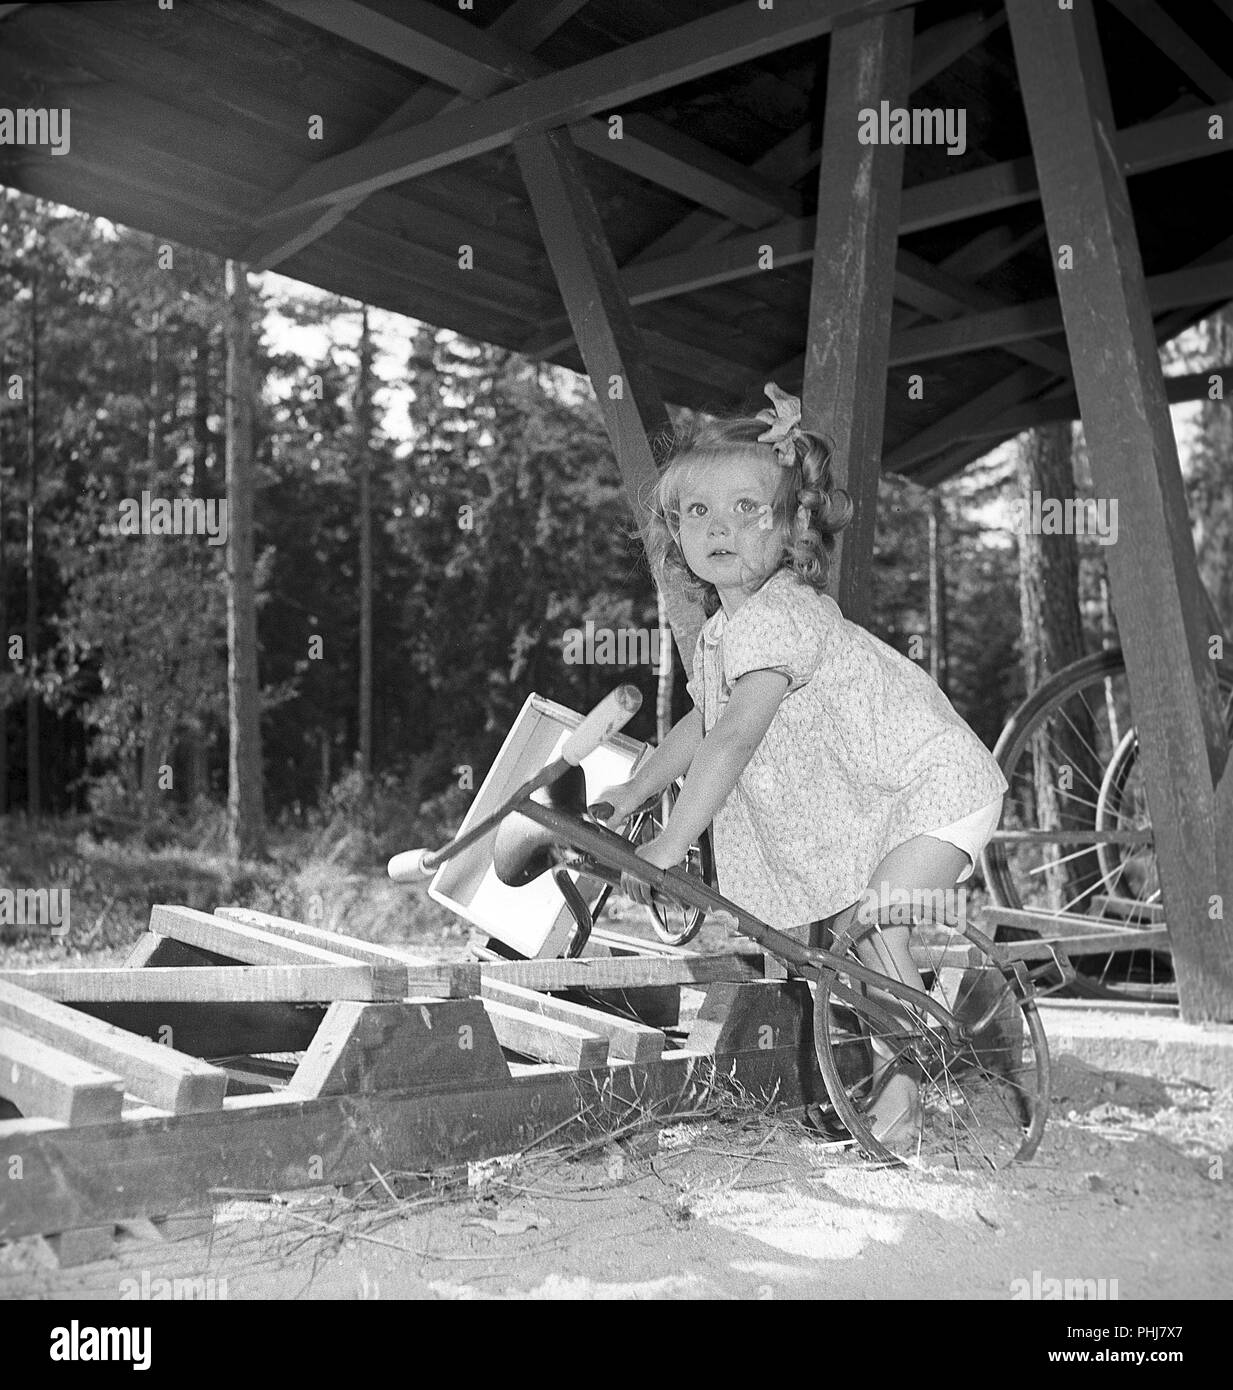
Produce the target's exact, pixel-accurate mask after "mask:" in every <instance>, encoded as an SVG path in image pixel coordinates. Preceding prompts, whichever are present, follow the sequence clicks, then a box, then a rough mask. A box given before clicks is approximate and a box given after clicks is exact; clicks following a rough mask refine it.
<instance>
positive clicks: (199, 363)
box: [185, 328, 210, 806]
mask: <svg viewBox="0 0 1233 1390" xmlns="http://www.w3.org/2000/svg"><path fill="white" fill-rule="evenodd" d="M209 459H210V331H209V329H208V328H203V329H202V330H201V332H200V334H199V336H198V338H197V346H196V350H195V351H194V353H193V496H194V497H206V496H208V495H209V488H208V486H207V484H208V482H209V473H208V471H207V469H208V466H209ZM209 735H210V730H209V727H208V726H207V725H206V724H205V721H204V717H201V718H200V723H199V724H198V727H195V728H192V729H190V730H189V736H188V738H187V740H186V742H187V745H188V746H187V749H186V753H187V783H188V785H187V786H186V787H185V794H186V796H187V799H188V804H189V805H190V806H191V805H192V804H193V803H194V802H195V801H196V800H197V799H198V798H199V797H205V798H208V797H209V795H210V762H209V747H210V740H209Z"/></svg>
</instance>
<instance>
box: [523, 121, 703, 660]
mask: <svg viewBox="0 0 1233 1390" xmlns="http://www.w3.org/2000/svg"><path fill="white" fill-rule="evenodd" d="M514 154H515V157H516V158H517V160H518V167H519V169H520V170H521V171H522V178H523V182H524V183H525V184H526V187H527V193H528V195H529V196H530V199H531V204H532V206H533V207H534V209H535V216H536V218H537V220H538V222H539V227H540V233H541V235H542V236H543V239H544V247H545V249H546V250H547V252H548V258H549V260H550V261H551V262H552V268H553V272H554V274H555V275H556V280H557V286H558V288H559V289H560V292H561V298H562V300H563V301H564V304H565V308H566V311H567V313H568V314H569V316H570V321H571V322H572V324H573V327H574V336H575V337H576V339H577V340H578V345H579V348H580V350H581V352H582V358H583V361H584V362H585V364H586V369H587V374H588V376H589V377H590V379H591V386H592V389H593V390H594V392H595V397H596V400H597V401H598V403H599V407H600V410H601V411H602V413H603V417H604V426H605V428H606V429H607V431H608V437H609V439H610V440H611V441H612V447H613V451H614V453H615V455H616V459H617V465H618V467H619V468H620V470H621V476H622V479H623V480H624V483H625V491H626V496H627V497H628V499H629V502H630V506H631V509H632V511H633V514H634V516H635V518H636V520H637V524H638V528H639V531H640V533H641V535H642V540H643V545H644V546H645V545H646V544H647V539H648V528H647V522H648V517H649V513H648V511H647V508H646V504H645V500H644V499H645V498H646V497H647V495H648V493H649V492H650V490H651V489H652V488H653V487H654V486H655V483H656V481H657V479H658V477H659V470H658V468H657V465H656V461H655V456H654V454H653V452H652V449H651V440H652V438H653V437H654V436H655V435H656V434H659V433H660V432H662V431H663V430H664V429H666V428H667V426H668V423H669V422H668V415H667V412H666V411H665V409H664V404H663V400H662V399H661V397H660V394H659V389H658V387H657V386H656V384H655V380H654V377H653V376H652V374H651V371H650V368H649V366H648V364H647V360H646V347H645V344H644V342H643V340H642V335H641V334H640V332H639V330H638V327H637V325H636V324H635V323H634V320H633V316H632V314H631V313H630V310H629V304H628V302H627V301H626V299H625V297H624V295H623V294H622V292H621V288H620V285H619V282H618V278H617V268H616V262H615V261H614V260H613V258H612V249H611V247H610V246H609V245H608V239H607V237H606V236H605V234H604V229H603V226H602V225H601V223H600V220H599V214H598V212H597V211H596V209H595V204H594V202H593V201H592V199H591V196H590V194H589V192H588V191H587V187H586V180H585V179H584V177H583V174H582V169H581V167H580V165H579V162H578V155H577V152H576V151H575V150H574V148H573V145H572V143H571V141H570V138H569V136H568V134H566V133H565V132H564V131H552V132H549V133H548V134H546V135H540V136H535V137H533V138H531V139H527V140H518V141H517V142H516V143H515V145H514ZM655 582H656V584H657V586H658V587H660V588H662V590H663V594H664V599H665V604H666V607H667V610H668V619H669V622H670V623H671V626H672V633H673V636H674V638H675V640H676V644H677V647H678V649H679V650H680V653H681V660H682V663H683V664H684V667H685V669H686V670H687V671H689V670H692V668H693V659H694V648H695V646H696V644H697V640H698V632H699V630H700V629H701V627H702V618H703V614H702V609H701V606H700V605H699V604H696V603H693V602H691V601H690V599H689V598H688V596H687V595H686V593H685V590H684V588H683V586H682V583H681V581H680V579H679V578H677V577H675V576H664V577H662V578H661V577H660V576H656V581H655Z"/></svg>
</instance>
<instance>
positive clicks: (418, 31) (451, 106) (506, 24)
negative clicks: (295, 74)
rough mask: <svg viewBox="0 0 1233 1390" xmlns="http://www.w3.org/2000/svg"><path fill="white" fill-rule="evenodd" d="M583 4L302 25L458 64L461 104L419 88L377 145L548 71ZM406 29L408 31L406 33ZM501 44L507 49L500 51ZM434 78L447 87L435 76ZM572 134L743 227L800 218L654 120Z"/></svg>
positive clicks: (259, 244)
mask: <svg viewBox="0 0 1233 1390" xmlns="http://www.w3.org/2000/svg"><path fill="white" fill-rule="evenodd" d="M274 2H275V3H281V0H274ZM581 2H582V0H561V3H558V4H556V5H555V6H550V7H547V8H545V6H544V5H543V3H542V0H521V3H516V4H513V5H511V6H510V7H509V8H508V9H507V10H505V11H504V12H503V13H502V14H500V15H499V16H498V17H497V18H496V19H495V20H494V21H493V22H492V23H491V24H490V25H488V26H487V28H486V29H484V30H482V31H477V30H476V29H475V28H474V26H473V25H471V24H470V23H468V22H467V21H465V20H462V19H459V18H456V17H454V16H452V15H449V14H444V13H442V12H441V11H440V10H438V9H436V8H435V7H433V6H430V5H424V4H420V3H414V2H413V3H412V4H410V5H408V4H406V3H405V2H404V0H399V8H398V10H397V19H396V20H394V21H391V20H390V19H388V18H386V17H384V16H375V17H374V16H373V15H372V11H371V10H370V9H369V8H368V7H366V6H359V5H354V4H345V5H335V4H332V3H331V4H326V5H321V4H318V5H314V6H313V7H312V13H311V15H310V14H308V13H307V12H305V13H304V15H303V17H305V18H310V19H311V20H312V22H314V23H317V24H318V25H319V26H320V27H322V28H328V29H330V30H331V32H334V33H337V34H339V35H341V36H342V37H346V38H349V39H351V40H352V41H353V42H356V43H360V44H361V45H363V46H365V47H368V48H370V49H372V51H374V52H378V53H381V54H382V56H383V57H386V58H390V59H391V60H393V61H403V59H404V58H409V59H410V60H411V61H408V62H405V63H404V65H405V66H408V67H412V68H415V69H416V70H419V71H422V70H424V69H425V68H430V69H431V68H432V67H433V60H434V54H435V55H437V56H438V57H439V56H440V51H441V50H442V49H444V50H446V51H447V53H448V54H449V55H452V57H453V58H454V59H456V60H457V61H456V63H455V66H454V77H455V82H454V83H450V84H448V85H457V87H458V90H459V92H460V93H461V95H459V96H451V95H449V94H444V93H441V92H440V91H438V90H436V89H435V88H434V89H422V90H421V91H419V92H417V93H416V94H415V95H414V96H413V97H411V98H410V100H408V101H406V102H404V103H403V104H402V105H401V106H400V107H399V108H398V109H397V110H396V111H395V112H394V113H393V114H392V115H391V116H390V117H388V118H387V119H386V120H385V121H383V122H382V123H381V125H380V126H379V127H378V128H377V130H376V131H375V132H374V134H373V136H372V137H371V138H373V139H379V138H382V137H384V136H387V135H391V134H395V133H397V132H398V131H401V130H406V129H408V128H409V127H410V126H413V125H417V124H419V123H421V122H423V121H426V120H429V119H431V118H432V117H433V116H436V115H439V114H441V113H443V112H447V111H452V110H455V109H457V108H458V107H465V106H469V105H471V103H472V102H474V101H478V100H480V99H482V98H483V97H486V96H490V95H492V94H493V93H494V92H498V91H500V90H501V89H502V88H504V87H508V86H509V85H511V83H513V82H515V81H518V80H521V81H527V80H530V79H532V78H535V77H540V76H543V75H544V74H546V73H549V72H551V71H552V69H551V68H550V67H549V66H548V65H547V64H546V63H542V62H539V61H538V60H536V59H533V58H530V57H529V56H528V52H529V50H531V49H534V48H535V47H537V46H538V44H540V43H542V42H543V41H544V39H546V38H547V37H548V36H549V35H550V34H551V33H552V32H554V31H555V28H556V26H557V25H559V24H563V23H565V22H566V20H567V19H568V18H569V17H570V16H571V15H572V14H573V13H574V12H575V11H576V10H578V9H579V8H580V7H581ZM284 8H289V9H291V10H293V11H294V12H298V11H300V10H301V9H302V7H301V6H299V5H286V6H284ZM408 25H410V26H412V29H410V30H409V29H407V27H406V26H408ZM398 31H401V32H398ZM408 33H412V34H413V38H414V39H415V40H416V41H415V42H414V43H412V45H411V46H410V48H409V49H408V48H407V46H406V44H405V41H404V39H403V35H405V34H408ZM421 36H427V37H428V39H429V40H430V42H429V43H427V44H424V45H421V44H420V43H419V42H418V40H419V39H420V37H421ZM387 39H390V40H391V41H390V42H387V41H386V40H387ZM498 39H508V40H509V41H508V42H496V40H498ZM515 44H517V45H518V47H517V48H515V47H514V45H515ZM428 75H430V76H433V77H435V78H436V80H441V77H440V72H439V69H438V71H434V72H429V74H428ZM570 130H571V133H572V134H573V135H574V138H575V142H576V143H577V144H578V146H579V148H581V149H585V150H586V151H587V152H588V153H590V154H593V155H595V156H596V157H597V158H600V159H603V160H606V161H608V162H609V163H613V164H616V165H618V166H621V167H625V168H630V169H632V170H633V171H634V172H635V173H637V174H638V175H639V176H640V177H642V178H646V179H649V180H651V181H652V182H660V183H662V184H663V185H664V186H665V187H668V188H671V189H672V190H673V191H674V192H677V193H680V194H683V195H685V196H691V197H694V198H696V199H697V200H698V201H699V202H701V203H702V204H703V205H704V206H708V207H709V206H712V205H713V206H716V207H719V208H721V209H724V210H726V211H728V212H731V213H732V214H733V215H735V216H736V218H737V220H738V221H739V222H740V223H741V225H747V226H755V227H756V226H760V225H762V224H763V223H765V222H768V221H771V220H773V219H774V218H775V217H778V216H781V215H782V213H783V211H784V210H785V209H788V210H790V211H799V200H798V199H797V197H796V195H795V194H794V193H793V192H792V190H791V189H789V188H786V187H783V186H775V185H774V184H773V183H771V182H770V181H768V180H767V179H766V178H765V176H759V175H757V174H751V173H750V172H749V171H748V170H747V169H745V168H744V167H743V166H742V165H740V164H738V163H737V162H736V161H735V160H731V159H728V158H727V157H726V156H723V155H720V154H718V153H717V152H716V151H714V150H711V149H709V148H708V147H707V146H704V145H702V144H701V143H700V142H698V141H696V140H690V139H689V138H688V137H686V136H683V135H681V134H680V133H679V132H675V131H673V130H672V129H671V128H670V127H668V126H665V125H662V124H661V123H660V122H657V121H652V120H651V119H650V118H649V117H645V116H641V115H637V116H634V115H631V116H627V117H626V128H625V132H624V136H623V138H622V139H621V140H611V139H609V138H608V129H607V126H606V125H604V124H602V123H600V122H596V121H592V120H586V121H579V122H576V123H574V124H573V125H572V126H571V127H570ZM362 201H363V198H362V197H357V198H354V199H348V200H346V201H345V202H342V203H337V204H334V205H332V206H330V207H327V208H326V209H324V210H322V211H317V212H313V211H309V212H307V213H300V214H297V215H295V216H294V218H293V220H292V221H291V222H290V223H287V224H282V223H280V224H279V225H278V226H276V227H274V228H273V229H271V230H269V231H266V232H262V233H261V234H260V235H259V236H257V237H256V238H255V239H254V240H253V241H252V242H251V243H250V244H249V245H248V246H247V247H246V248H245V251H244V256H245V258H246V259H247V260H249V261H250V262H251V263H252V264H253V266H254V267H255V268H256V269H267V268H268V267H270V266H271V265H275V264H277V263H278V262H279V261H282V260H285V259H286V258H287V257H288V256H290V255H292V254H293V253H294V252H295V251H297V250H300V249H301V248H303V247H304V246H306V245H308V244H309V243H310V242H312V241H315V240H316V239H317V238H318V237H321V236H324V235H325V233H326V232H328V231H330V230H331V229H332V228H333V227H335V226H337V225H338V223H339V222H341V221H342V220H343V218H344V217H345V216H346V215H347V214H348V213H350V212H351V211H353V210H354V209H355V208H356V207H358V206H359V204H360V203H361V202H362Z"/></svg>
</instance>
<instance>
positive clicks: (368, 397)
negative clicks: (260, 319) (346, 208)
mask: <svg viewBox="0 0 1233 1390" xmlns="http://www.w3.org/2000/svg"><path fill="white" fill-rule="evenodd" d="M372 416H373V410H372V335H371V333H370V331H369V324H368V305H367V304H365V305H364V311H363V317H362V319H361V322H360V370H359V377H358V378H357V380H356V386H355V450H356V458H355V462H356V469H357V471H358V473H359V478H360V692H359V698H360V717H359V735H360V737H359V745H360V746H359V756H358V759H357V762H358V765H359V769H360V776H361V777H362V778H363V779H364V782H365V785H367V783H368V779H369V778H370V777H371V776H372V457H371V454H370V452H369V450H370V438H371V435H372Z"/></svg>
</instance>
